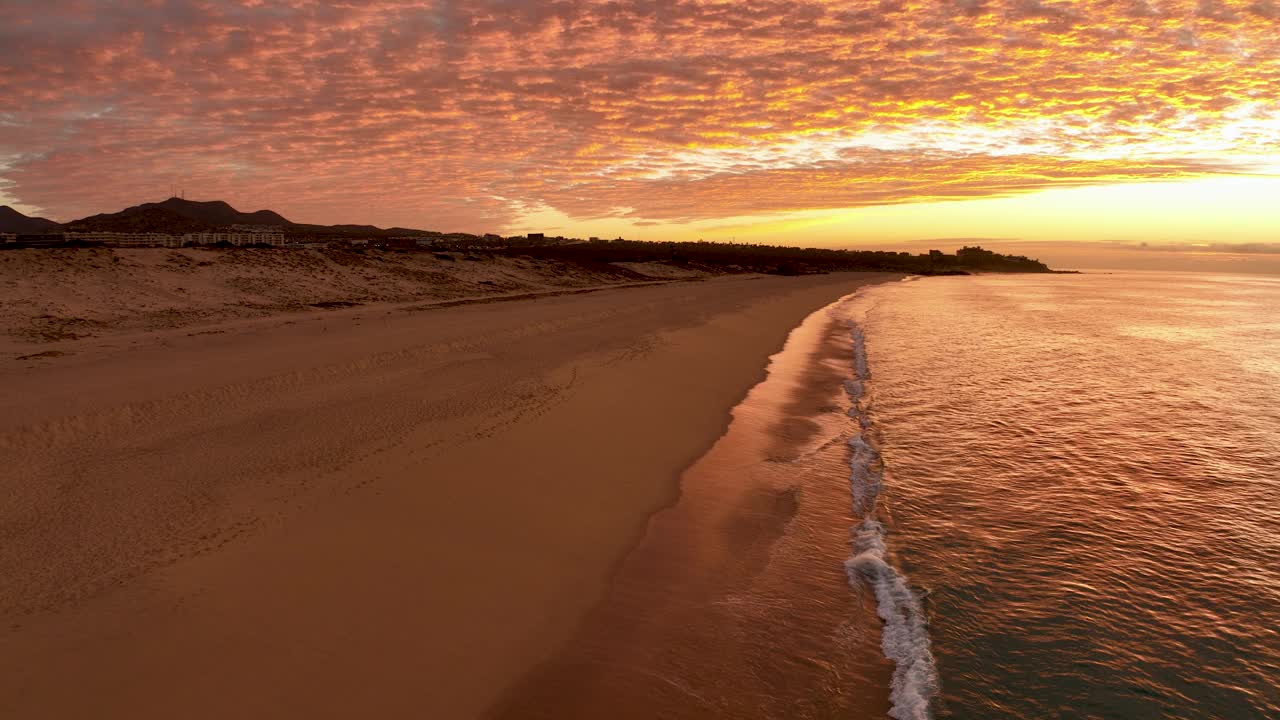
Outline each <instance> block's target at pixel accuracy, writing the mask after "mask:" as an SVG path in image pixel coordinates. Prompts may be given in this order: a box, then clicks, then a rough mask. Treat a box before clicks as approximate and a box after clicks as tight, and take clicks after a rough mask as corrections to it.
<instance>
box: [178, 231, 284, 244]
mask: <svg viewBox="0 0 1280 720" xmlns="http://www.w3.org/2000/svg"><path fill="white" fill-rule="evenodd" d="M219 243H227V244H229V245H235V246H237V247H243V246H245V245H271V246H273V247H281V246H283V245H285V239H284V233H282V232H279V231H276V232H199V233H187V234H186V235H183V236H182V241H181V243H180V246H181V245H217V244H219Z"/></svg>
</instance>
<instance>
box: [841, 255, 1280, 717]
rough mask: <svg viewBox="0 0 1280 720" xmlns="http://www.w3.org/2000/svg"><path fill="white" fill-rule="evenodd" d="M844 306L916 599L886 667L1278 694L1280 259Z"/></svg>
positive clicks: (897, 547) (1150, 704) (1095, 700)
mask: <svg viewBox="0 0 1280 720" xmlns="http://www.w3.org/2000/svg"><path fill="white" fill-rule="evenodd" d="M855 305H856V307H855V308H854V309H853V311H852V315H853V316H854V317H853V318H852V319H853V320H854V321H855V322H856V329H855V330H854V331H853V332H854V335H855V338H854V339H853V341H854V342H857V343H859V344H861V343H862V342H863V341H862V340H860V339H858V338H860V337H862V336H865V363H866V367H867V369H868V370H867V373H868V375H869V379H867V380H866V381H865V383H864V384H865V386H866V391H865V394H863V395H861V396H860V397H859V400H858V406H859V407H860V408H861V410H859V411H858V413H860V414H865V419H864V420H863V423H864V425H865V429H864V432H863V435H865V437H866V440H867V442H869V443H871V444H872V445H874V447H875V448H876V449H877V452H878V454H879V459H880V460H881V465H882V467H881V468H879V472H880V473H881V475H882V477H876V478H873V480H874V481H878V482H880V483H881V484H882V486H883V490H882V491H881V494H880V503H879V507H878V508H877V512H876V515H875V520H874V522H878V523H881V524H882V526H883V527H884V528H886V529H887V530H886V532H884V533H883V537H877V538H876V542H883V543H884V544H885V545H886V546H887V547H888V552H889V554H890V556H891V562H892V566H891V567H892V568H893V569H892V570H890V571H888V572H889V573H890V574H891V575H892V576H895V577H896V576H898V575H900V576H901V577H903V578H909V583H908V585H909V587H910V588H911V594H910V596H909V597H908V598H907V599H905V600H895V599H893V598H889V602H890V604H891V605H892V604H893V603H895V602H897V603H900V604H901V607H900V608H897V609H892V610H891V611H890V612H888V613H887V614H889V615H890V616H891V617H893V613H894V612H897V613H899V615H901V617H899V618H897V619H898V623H899V625H902V626H903V627H907V628H911V623H912V622H914V620H915V619H916V618H915V617H914V613H916V612H920V613H922V614H923V616H924V617H925V619H927V632H926V634H925V635H927V640H928V644H929V647H928V654H927V655H925V654H924V652H925V649H924V648H923V647H921V646H920V643H921V642H922V641H923V640H924V639H925V636H920V637H914V638H913V637H910V636H909V635H908V636H907V637H905V638H902V639H900V640H899V641H898V642H900V643H902V644H903V645H904V647H903V648H902V649H900V650H899V652H900V653H903V654H904V655H905V657H906V660H907V662H908V665H907V667H908V670H909V671H910V672H915V673H916V674H917V675H918V676H919V677H914V678H913V677H906V676H903V677H899V676H895V682H900V683H901V684H902V685H903V686H904V688H905V687H906V686H907V685H910V683H912V682H916V683H917V684H918V685H919V688H920V689H922V692H926V693H932V698H931V700H930V702H929V713H930V714H931V715H932V716H935V717H938V718H1224V719H1235V718H1277V717H1280V278H1263V277H1252V278H1251V277H1241V276H1212V275H1190V274H1175V275H1158V274H1136V273H1131V274H1097V275H1078V276H994V275H989V276H981V277H970V278H938V279H929V280H924V281H910V282H905V283H899V284H897V285H891V286H884V287H880V288H876V289H872V290H870V291H869V292H867V293H865V294H864V295H863V296H862V297H861V298H859V300H858V302H857V303H855ZM853 454H854V455H855V456H856V448H855V452H854V453H853ZM855 464H856V463H855ZM856 471H857V468H856V467H855V475H857V472H856ZM854 482H855V487H856V485H857V484H858V479H857V478H855V479H854ZM859 542H861V541H860V540H858V539H857V537H855V546H856V545H858V543H859ZM857 550H858V548H857V547H855V553H854V557H855V558H856V557H857V556H858V554H857ZM850 565H851V568H852V569H853V570H855V572H853V574H852V577H854V579H855V582H856V581H858V580H859V579H862V581H864V582H865V581H866V578H867V576H868V575H870V577H871V578H872V580H879V581H880V582H884V580H883V578H880V577H879V576H876V575H875V574H874V573H861V576H862V577H861V578H859V575H860V573H858V572H857V568H856V567H855V566H856V565H857V561H856V560H854V561H851V563H850ZM872 565H874V563H872ZM913 602H918V603H920V607H919V608H918V609H917V608H916V607H914V606H913ZM883 604H884V601H882V605H883ZM893 625H894V623H893V622H886V626H885V627H886V632H888V631H889V630H890V629H892V627H893ZM889 644H890V643H889V642H888V640H886V646H888V645H889ZM911 662H915V663H917V664H924V665H927V667H922V668H920V669H919V670H916V669H912V666H911V665H910V663H911ZM898 667H899V670H900V671H901V668H902V667H903V665H902V664H901V663H900V664H899V666H898ZM911 716H913V717H914V716H916V715H911ZM920 716H922V717H923V716H927V715H920Z"/></svg>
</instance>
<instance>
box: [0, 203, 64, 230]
mask: <svg viewBox="0 0 1280 720" xmlns="http://www.w3.org/2000/svg"><path fill="white" fill-rule="evenodd" d="M57 228H58V223H56V222H54V221H52V220H48V219H45V218H42V217H28V216H26V215H23V214H22V213H20V212H18V211H17V210H14V209H13V208H11V207H9V206H8V205H0V232H7V233H41V232H47V231H49V230H54V229H57Z"/></svg>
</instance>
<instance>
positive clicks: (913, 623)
mask: <svg viewBox="0 0 1280 720" xmlns="http://www.w3.org/2000/svg"><path fill="white" fill-rule="evenodd" d="M851 335H852V339H853V371H854V377H852V378H850V379H849V380H846V381H845V383H844V389H845V392H846V393H847V394H848V396H849V402H850V408H849V416H850V417H851V418H853V419H854V420H856V421H857V422H858V431H857V432H856V433H855V434H854V435H853V436H852V437H851V438H849V449H850V451H851V452H850V456H849V469H850V474H849V489H850V491H851V494H852V496H853V512H854V515H855V517H858V518H861V521H860V522H859V523H858V524H857V525H856V526H854V528H853V529H852V530H851V538H850V545H851V546H852V550H853V552H852V554H851V555H850V557H849V559H848V560H846V561H845V564H844V566H845V574H846V575H847V576H848V579H849V584H850V585H852V586H854V587H855V588H857V587H859V586H860V583H861V582H863V581H865V582H866V583H867V584H868V585H869V586H870V587H871V589H872V591H873V592H874V593H875V596H876V611H877V614H878V615H879V616H880V619H881V620H882V621H883V622H884V628H883V631H882V634H881V641H880V647H881V649H882V650H883V652H884V655H885V657H887V658H888V659H890V660H892V661H893V663H894V671H893V679H892V681H891V683H890V687H889V700H890V702H891V704H892V708H891V709H890V711H889V715H890V717H893V718H896V720H928V718H929V717H931V705H932V699H933V697H934V695H936V694H937V691H938V673H937V668H936V666H935V663H934V659H933V651H932V650H931V649H930V644H929V626H928V620H927V619H926V617H925V614H924V610H923V608H922V606H921V603H920V598H919V596H918V595H917V594H916V592H915V591H914V590H912V589H911V587H910V585H909V584H908V582H907V578H906V576H905V575H903V574H902V573H901V572H899V571H898V570H897V569H895V568H894V567H893V565H892V564H890V562H889V560H888V558H887V557H886V547H885V541H884V539H885V527H884V525H883V524H882V523H881V522H880V521H879V520H877V519H876V501H877V500H878V499H879V496H880V491H881V488H882V487H883V479H884V464H883V462H882V460H881V458H880V451H879V450H877V449H876V448H875V446H874V445H873V444H872V443H871V441H870V440H868V436H869V432H868V430H869V427H870V418H869V416H868V413H867V405H868V399H867V397H866V386H867V381H868V380H869V379H870V377H871V372H870V370H869V369H868V367H867V349H866V337H865V335H864V333H863V331H862V329H861V328H859V327H857V326H856V325H854V326H853V328H852V331H851Z"/></svg>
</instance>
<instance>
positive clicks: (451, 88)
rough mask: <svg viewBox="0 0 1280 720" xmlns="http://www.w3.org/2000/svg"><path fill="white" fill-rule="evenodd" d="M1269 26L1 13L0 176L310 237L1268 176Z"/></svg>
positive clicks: (950, 10) (1082, 16) (27, 191)
mask: <svg viewBox="0 0 1280 720" xmlns="http://www.w3.org/2000/svg"><path fill="white" fill-rule="evenodd" d="M1278 17H1280V10H1277V5H1276V4H1275V3H1273V2H1269V1H1267V0H1263V1H1261V2H1258V1H1254V0H1244V1H1235V0H1195V1H1190V0H1164V1H1162V2H1156V1H1155V0H1152V1H1150V2H1146V1H1143V0H1136V1H1134V2H1118V1H1109V0H1081V1H1078V2H1041V1H1038V0H1000V1H995V0H992V1H990V2H983V1H982V0H956V1H954V2H912V1H909V0H903V1H897V2H894V1H886V2H879V3H853V4H850V3H847V2H815V1H811V2H793V1H790V0H788V1H786V2H784V1H782V0H765V1H764V2H755V3H750V4H744V3H740V2H730V1H716V2H712V1H700V0H664V1H663V2H654V1H653V0H611V1H608V2H568V1H566V0H548V1H545V2H511V1H510V0H452V1H449V2H444V1H441V2H437V3H435V4H433V5H430V6H428V7H422V6H421V5H420V4H419V3H416V2H399V1H396V0H374V1H371V2H367V3H358V4H355V3H353V4H348V5H341V4H333V3H317V2H304V1H303V0H294V1H291V2H252V3H250V2H231V1H229V0H176V1H174V2H166V3H138V2H125V1H124V0H114V1H107V0H103V1H99V2H94V1H91V0H79V1H77V2H67V3H43V2H34V1H18V2H7V3H5V4H4V5H3V6H0V97H3V98H5V99H6V101H5V104H4V106H3V108H0V178H4V179H5V180H7V181H8V182H9V183H10V184H9V185H8V187H7V190H6V191H5V192H7V193H8V194H9V195H11V196H13V197H14V198H16V199H19V200H21V201H22V202H24V203H25V204H26V205H28V206H33V207H39V208H42V209H44V210H45V211H47V212H48V213H50V214H51V215H53V216H54V217H58V218H62V219H70V218H71V217H75V216H79V215H84V214H89V213H91V212H99V211H103V210H111V209H115V208H118V207H121V206H123V205H126V204H130V203H133V202H137V201H139V200H145V199H155V198H157V197H159V196H162V195H164V194H165V193H167V191H168V189H169V188H170V187H171V186H172V185H175V184H176V185H180V186H184V187H185V188H187V190H188V191H189V192H190V193H193V194H198V195H199V196H201V197H222V198H226V199H229V200H232V201H233V202H236V203H237V204H242V205H245V206H246V207H248V208H250V209H255V208H257V207H267V206H269V207H272V208H274V209H277V210H280V211H282V212H284V213H285V214H286V215H288V216H290V217H295V218H297V219H301V220H306V221H315V222H340V221H348V222H350V221H355V222H377V223H379V224H383V225H411V226H421V227H433V228H443V229H470V230H492V229H495V228H499V227H501V226H504V225H507V224H509V223H513V222H516V221H517V220H518V218H519V217H520V216H521V215H522V214H523V213H524V212H526V210H527V209H528V208H534V207H540V208H551V209H554V210H556V211H559V212H561V213H564V214H566V215H568V216H569V217H570V218H578V219H582V218H599V217H625V218H629V219H631V220H633V221H635V222H650V221H654V220H661V221H685V220H696V219H708V218H718V217H729V216H737V215H743V214H750V213H759V212H772V211H796V210H806V209H818V208H838V207H859V206H865V205H869V204H881V203H901V202H912V201H920V200H934V199H939V198H969V197H981V196H986V195H1004V194H1009V193H1017V192H1026V191H1031V190H1037V189H1043V188H1046V187H1053V186H1058V185H1064V184H1065V185H1078V184H1088V183H1101V182H1115V181H1127V180H1150V179H1168V178H1178V177H1190V176H1197V175H1203V174H1206V173H1212V172H1227V173H1230V172H1249V171H1256V170H1257V169H1258V168H1257V166H1258V165H1259V164H1262V165H1269V166H1270V167H1271V171H1273V172H1274V171H1275V166H1276V165H1277V164H1280V161H1277V159H1276V158H1280V97H1278V95H1280V62H1278V60H1280V57H1278V55H1280V40H1278V39H1277V33H1275V32H1274V23H1275V20H1276V19H1277V18H1278Z"/></svg>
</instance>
